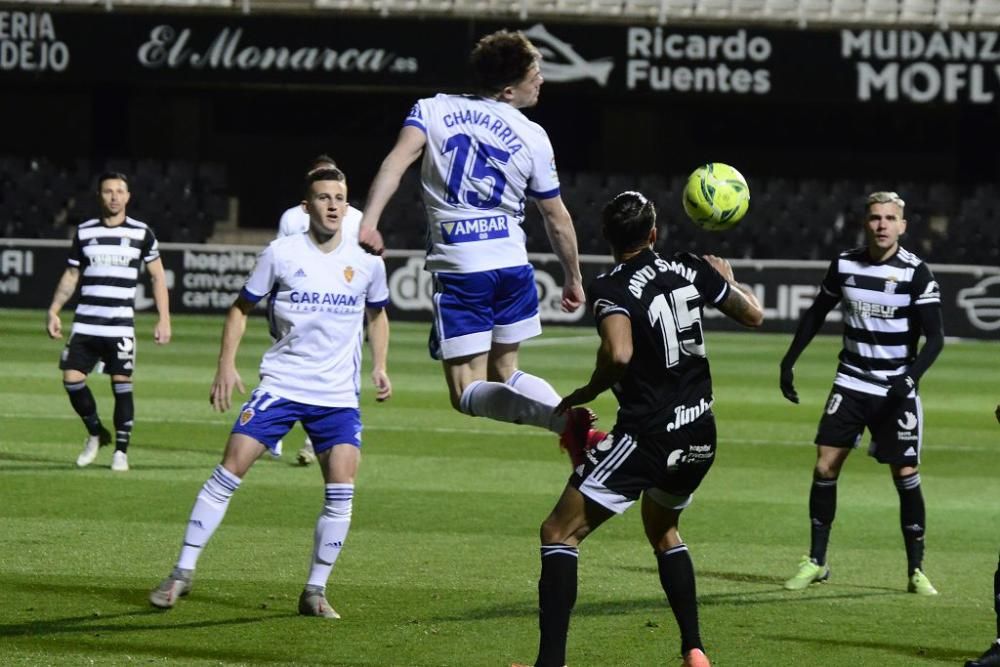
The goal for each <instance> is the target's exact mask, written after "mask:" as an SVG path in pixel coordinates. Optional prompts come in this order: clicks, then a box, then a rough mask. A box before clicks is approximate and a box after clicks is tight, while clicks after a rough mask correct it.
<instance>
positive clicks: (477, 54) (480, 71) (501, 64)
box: [469, 30, 541, 94]
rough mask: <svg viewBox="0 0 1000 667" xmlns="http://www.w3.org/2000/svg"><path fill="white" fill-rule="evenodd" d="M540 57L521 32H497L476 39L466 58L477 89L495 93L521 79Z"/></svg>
mask: <svg viewBox="0 0 1000 667" xmlns="http://www.w3.org/2000/svg"><path fill="white" fill-rule="evenodd" d="M540 58H541V54H540V53H539V52H538V49H536V48H535V46H534V45H533V44H532V43H531V41H530V40H529V39H528V38H527V37H525V36H524V33H522V32H520V31H518V32H510V31H508V30H498V31H496V32H494V33H490V34H489V35H486V36H485V37H483V38H482V39H480V40H479V42H478V43H477V44H476V47H475V48H474V49H473V50H472V54H471V55H470V56H469V65H470V66H471V67H472V72H473V75H474V76H475V78H476V85H477V86H478V87H479V89H480V90H481V91H483V92H487V93H490V94H496V93H499V92H500V91H501V90H503V89H504V88H505V87H507V86H510V85H513V84H515V83H517V82H519V81H521V80H522V79H524V77H525V76H527V74H528V70H530V69H531V66H532V65H533V64H535V63H536V62H538V60H539V59H540Z"/></svg>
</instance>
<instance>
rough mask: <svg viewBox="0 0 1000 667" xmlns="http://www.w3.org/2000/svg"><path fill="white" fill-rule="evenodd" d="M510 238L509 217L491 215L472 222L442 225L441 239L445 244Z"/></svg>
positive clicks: (455, 222)
mask: <svg viewBox="0 0 1000 667" xmlns="http://www.w3.org/2000/svg"><path fill="white" fill-rule="evenodd" d="M508 236H510V229H509V227H508V225H507V216H505V215H491V216H488V217H485V218H473V219H471V220H449V221H448V222H442V223H441V237H442V238H443V239H444V242H445V243H467V242H469V241H485V240H487V239H499V238H506V237H508Z"/></svg>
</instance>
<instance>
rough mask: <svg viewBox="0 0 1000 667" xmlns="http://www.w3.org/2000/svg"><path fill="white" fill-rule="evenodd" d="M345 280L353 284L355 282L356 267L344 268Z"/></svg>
mask: <svg viewBox="0 0 1000 667" xmlns="http://www.w3.org/2000/svg"><path fill="white" fill-rule="evenodd" d="M344 280H346V281H347V282H351V281H352V280H354V267H351V266H347V267H344Z"/></svg>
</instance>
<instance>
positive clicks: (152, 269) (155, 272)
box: [146, 257, 171, 345]
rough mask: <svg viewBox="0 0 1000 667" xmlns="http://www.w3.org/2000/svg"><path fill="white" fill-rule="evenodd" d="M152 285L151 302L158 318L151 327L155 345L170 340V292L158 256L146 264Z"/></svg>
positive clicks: (163, 343)
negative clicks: (152, 327) (154, 325)
mask: <svg viewBox="0 0 1000 667" xmlns="http://www.w3.org/2000/svg"><path fill="white" fill-rule="evenodd" d="M146 268H147V269H148V270H149V279H150V282H151V283H152V286H153V302H154V303H155V304H156V312H157V314H158V315H159V319H158V320H157V322H156V327H155V328H154V329H153V340H154V341H156V344H157V345H166V344H167V343H169V342H170V336H171V330H170V292H168V291H167V274H166V272H165V271H164V270H163V260H161V259H160V258H159V257H157V258H156V259H154V260H153V261H152V262H150V263H149V264H147V265H146Z"/></svg>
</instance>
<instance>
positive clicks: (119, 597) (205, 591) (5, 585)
mask: <svg viewBox="0 0 1000 667" xmlns="http://www.w3.org/2000/svg"><path fill="white" fill-rule="evenodd" d="M157 583H158V581H157V580H151V581H150V582H149V587H148V588H112V587H107V586H93V585H90V584H86V583H53V582H45V583H35V582H27V581H17V580H13V581H11V580H4V579H3V578H0V588H2V589H3V590H4V591H7V592H15V591H17V592H23V593H31V594H36V595H37V596H38V599H39V600H43V599H50V598H51V597H52V596H56V597H60V596H63V598H64V599H65V598H66V597H69V598H76V599H78V600H79V599H82V598H86V597H97V598H100V599H103V600H107V601H108V602H114V603H116V604H121V605H129V606H135V607H140V608H141V609H137V610H136V611H134V612H130V613H129V614H119V615H120V616H121V615H133V616H142V615H148V614H153V615H156V614H163V613H167V612H166V611H163V610H157V609H153V608H151V607H150V605H149V600H148V598H147V596H148V595H149V591H151V590H152V589H153V586H155V585H156V584H157ZM195 583H196V584H197V583H198V582H195ZM211 590H212V584H206V585H205V586H202V587H196V589H195V592H194V593H192V595H195V596H196V597H197V602H198V603H203V604H209V605H213V606H217V607H229V608H231V609H239V610H242V611H246V610H247V609H248V606H247V603H246V599H245V598H244V599H242V600H236V599H234V598H231V597H220V596H217V595H212V593H211ZM181 604H183V602H182V603H181ZM48 608H49V607H48V606H47V605H43V604H39V605H38V607H29V608H27V610H28V611H37V610H39V609H42V610H45V609H48ZM260 611H262V612H263V611H264V610H260ZM282 615H287V614H275V613H274V612H266V613H264V614H263V616H265V617H267V618H272V617H274V616H282ZM292 615H293V616H294V615H295V614H292ZM101 618H107V617H104V616H86V617H83V619H84V620H86V619H89V620H99V619H101ZM42 622H43V623H44V622H45V621H42ZM10 627H13V626H5V625H0V637H2V636H4V634H6V633H7V631H8V630H9V628H10Z"/></svg>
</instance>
